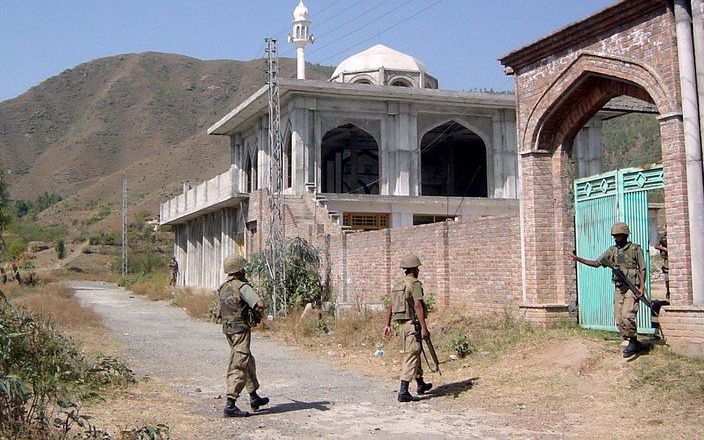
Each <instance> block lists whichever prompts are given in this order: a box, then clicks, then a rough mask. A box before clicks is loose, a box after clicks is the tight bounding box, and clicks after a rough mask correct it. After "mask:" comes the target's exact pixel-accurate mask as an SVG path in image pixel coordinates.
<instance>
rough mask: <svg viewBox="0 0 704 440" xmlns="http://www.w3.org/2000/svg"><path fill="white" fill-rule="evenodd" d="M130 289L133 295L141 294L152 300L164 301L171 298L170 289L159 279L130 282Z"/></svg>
mask: <svg viewBox="0 0 704 440" xmlns="http://www.w3.org/2000/svg"><path fill="white" fill-rule="evenodd" d="M130 290H131V291H132V292H133V293H134V294H135V295H143V296H146V297H147V298H149V299H150V300H152V301H164V300H167V299H171V297H172V295H171V291H170V290H169V288H168V287H167V286H165V285H164V284H163V283H161V282H160V281H153V280H149V281H140V282H137V283H134V284H132V287H130Z"/></svg>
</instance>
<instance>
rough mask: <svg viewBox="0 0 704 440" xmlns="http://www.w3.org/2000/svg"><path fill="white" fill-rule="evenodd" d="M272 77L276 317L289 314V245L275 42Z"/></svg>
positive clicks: (271, 239)
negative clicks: (287, 268) (287, 275)
mask: <svg viewBox="0 0 704 440" xmlns="http://www.w3.org/2000/svg"><path fill="white" fill-rule="evenodd" d="M266 43H267V48H266V52H267V54H268V57H267V73H268V75H269V78H268V84H269V236H268V241H267V266H268V269H269V275H270V276H271V280H272V292H271V307H272V313H273V315H274V316H281V315H285V314H286V304H287V301H286V284H285V281H286V243H285V241H284V240H285V235H286V234H285V230H284V196H283V192H282V191H283V183H284V179H283V148H282V145H281V144H282V142H281V107H280V104H279V55H278V52H277V50H276V40H275V39H274V38H267V39H266Z"/></svg>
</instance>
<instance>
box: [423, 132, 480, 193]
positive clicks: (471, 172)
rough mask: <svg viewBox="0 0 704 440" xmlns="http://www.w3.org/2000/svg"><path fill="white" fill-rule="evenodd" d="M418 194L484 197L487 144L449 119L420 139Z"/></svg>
mask: <svg viewBox="0 0 704 440" xmlns="http://www.w3.org/2000/svg"><path fill="white" fill-rule="evenodd" d="M420 151H421V156H420V164H421V185H422V186H421V194H423V195H424V196H451V197H487V165H486V146H485V145H484V141H483V140H482V139H481V138H480V137H479V136H478V135H477V134H476V133H474V132H473V131H471V130H469V129H468V128H466V127H464V126H462V125H460V124H458V123H457V122H454V121H450V122H447V123H445V124H442V125H439V126H437V127H435V128H433V129H432V130H430V131H428V132H427V133H426V134H425V135H423V138H422V139H421V143H420Z"/></svg>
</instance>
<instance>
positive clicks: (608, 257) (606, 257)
mask: <svg viewBox="0 0 704 440" xmlns="http://www.w3.org/2000/svg"><path fill="white" fill-rule="evenodd" d="M596 261H597V262H598V263H599V264H601V266H602V267H610V266H611V265H612V264H613V258H612V252H611V248H608V249H607V250H605V251H604V253H603V254H601V255H600V256H599V258H597V259H596Z"/></svg>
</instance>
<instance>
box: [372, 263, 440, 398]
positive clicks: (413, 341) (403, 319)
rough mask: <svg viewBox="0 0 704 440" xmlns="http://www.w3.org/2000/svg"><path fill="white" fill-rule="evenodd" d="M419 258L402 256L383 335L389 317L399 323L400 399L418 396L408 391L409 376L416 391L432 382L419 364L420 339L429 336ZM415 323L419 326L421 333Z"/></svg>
mask: <svg viewBox="0 0 704 440" xmlns="http://www.w3.org/2000/svg"><path fill="white" fill-rule="evenodd" d="M419 266H420V259H419V258H418V257H417V256H415V255H409V256H407V257H405V258H404V259H403V260H401V268H402V269H403V270H404V272H405V274H406V276H405V278H404V279H403V280H402V281H400V282H399V283H398V284H396V285H395V286H394V288H393V290H392V291H391V301H390V303H389V308H388V315H387V320H386V328H385V329H384V337H385V338H389V337H390V336H391V321H392V320H393V321H394V322H397V323H398V325H399V333H400V335H401V338H402V339H403V349H404V351H405V352H406V357H405V358H404V360H403V365H402V366H401V387H400V388H399V390H398V401H399V402H416V401H418V400H419V398H418V397H416V396H414V395H412V394H411V393H410V392H409V391H408V385H409V383H410V382H411V380H413V379H415V380H416V385H417V386H418V394H425V393H426V392H428V391H429V390H430V389H431V388H432V387H433V384H431V383H425V382H424V381H423V368H422V367H421V365H420V353H421V348H422V347H421V341H420V338H421V337H422V338H423V339H428V338H429V337H430V332H429V331H428V326H427V325H426V323H425V316H426V312H427V311H426V308H425V302H424V301H423V285H422V284H421V282H420V281H418V272H419V270H418V267H419ZM416 326H419V327H420V335H419V334H418V330H416Z"/></svg>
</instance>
